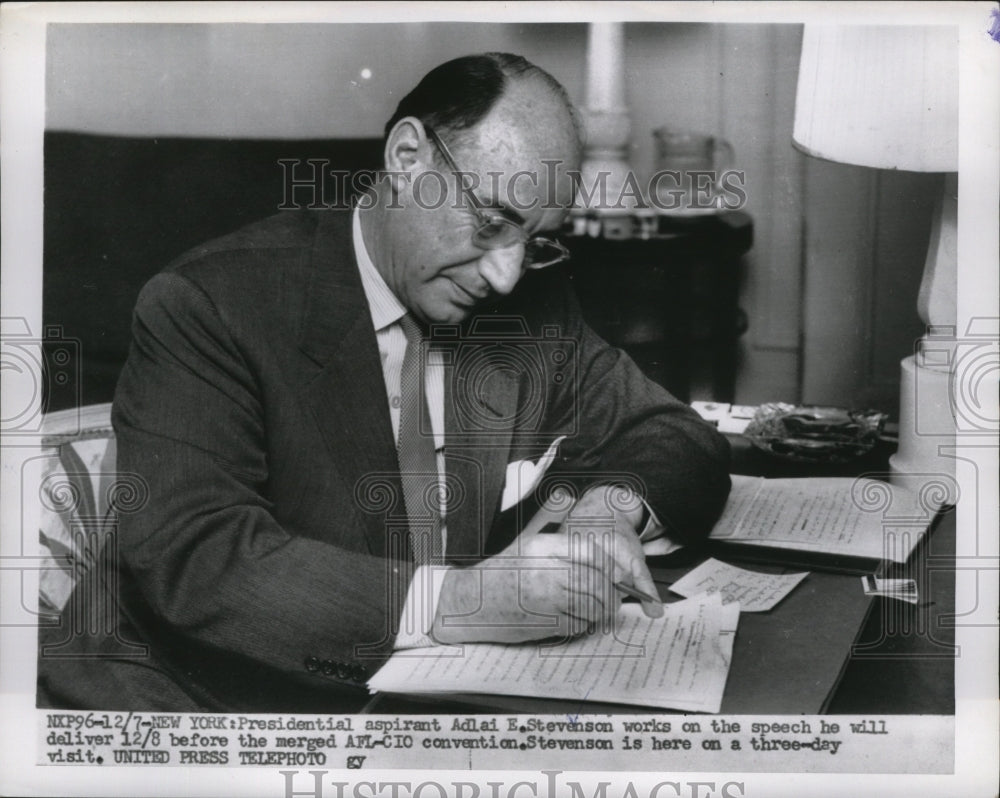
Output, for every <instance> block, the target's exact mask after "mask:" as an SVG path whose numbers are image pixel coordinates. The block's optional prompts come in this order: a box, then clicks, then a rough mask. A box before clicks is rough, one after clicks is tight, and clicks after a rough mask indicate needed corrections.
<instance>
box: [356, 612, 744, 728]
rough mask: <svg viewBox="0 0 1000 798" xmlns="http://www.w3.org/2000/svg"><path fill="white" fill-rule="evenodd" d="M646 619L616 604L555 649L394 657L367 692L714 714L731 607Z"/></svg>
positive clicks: (450, 650)
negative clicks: (604, 622) (606, 616)
mask: <svg viewBox="0 0 1000 798" xmlns="http://www.w3.org/2000/svg"><path fill="white" fill-rule="evenodd" d="M665 610H666V612H665V613H664V615H663V617H662V618H647V617H646V616H645V615H643V614H642V610H641V609H640V607H639V605H637V604H624V605H622V608H621V610H620V611H619V613H618V615H617V616H616V618H615V622H614V623H613V624H611V625H610V626H609V628H608V629H605V630H597V631H596V632H594V633H593V634H590V635H587V636H585V637H580V638H576V639H574V640H570V641H568V642H558V643H544V642H543V643H523V644H519V645H497V644H482V643H477V644H470V645H464V646H438V647H434V648H424V649H411V650H408V651H397V652H396V653H395V654H393V656H392V657H391V658H390V659H389V661H388V662H387V663H386V664H385V665H384V666H383V667H382V669H381V670H379V672H378V673H376V674H375V676H374V677H372V679H371V680H370V681H369V682H368V687H369V688H370V689H371V690H372V691H373V692H375V691H382V692H397V693H416V692H419V693H442V692H445V693H495V694H500V695H526V696H539V697H548V698H562V699H570V700H579V701H607V702H612V703H620V704H634V705H640V706H653V707H663V708H668V709H682V710H687V711H692V712H718V711H719V707H720V706H721V703H722V694H723V691H724V690H725V685H726V677H727V676H728V674H729V665H730V662H731V660H732V651H733V641H734V639H735V636H736V626H737V624H738V622H739V606H738V605H737V604H730V605H726V606H723V603H722V598H721V596H719V595H718V594H714V595H702V596H698V597H696V598H692V599H687V600H685V601H679V602H677V603H676V604H669V605H666V607H665Z"/></svg>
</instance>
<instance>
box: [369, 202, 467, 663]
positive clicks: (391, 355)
mask: <svg viewBox="0 0 1000 798" xmlns="http://www.w3.org/2000/svg"><path fill="white" fill-rule="evenodd" d="M352 239H353V242H354V257H355V258H356V259H357V262H358V271H359V272H360V273H361V286H362V288H363V289H364V292H365V298H366V299H367V300H368V310H369V312H370V313H371V317H372V325H373V326H374V328H375V340H376V342H377V343H378V353H379V358H380V359H381V361H382V378H383V379H384V381H385V392H386V395H387V396H388V397H389V418H390V420H391V422H392V437H393V440H394V441H395V442H396V444H397V445H398V444H399V412H400V407H401V406H402V398H401V396H400V379H401V376H402V372H403V357H404V356H405V354H406V335H405V333H404V332H403V327H402V325H401V324H400V323H399V320H400V319H401V318H403V316H405V315H406V313H407V310H406V308H405V307H404V306H403V304H402V303H401V302H400V301H399V300H398V299H397V298H396V295H395V294H393V293H392V291H391V289H390V288H389V286H387V285H386V284H385V280H383V279H382V275H381V274H379V272H378V269H376V268H375V264H374V263H373V262H372V259H371V256H370V255H369V254H368V249H367V247H366V246H365V242H364V237H363V236H362V234H361V214H360V212H359V211H358V209H357V208H355V209H354V213H353V223H352ZM424 391H425V394H426V398H427V413H428V415H429V416H430V423H431V431H432V432H433V433H434V449H435V454H436V459H437V471H438V479H439V480H442V481H443V479H444V474H445V465H444V363H443V361H442V358H441V352H440V351H438V350H436V349H433V348H432V349H430V350H429V352H428V355H427V363H426V366H425V370H424ZM440 493H441V496H442V501H441V543H442V548H441V551H442V553H443V552H445V551H447V545H448V528H447V523H446V511H447V508H446V506H445V503H444V491H443V490H442V491H441V492H440ZM447 570H448V568H447V566H429V565H422V566H419V567H418V568H417V569H416V571H415V572H414V575H413V581H412V582H410V587H409V590H408V592H407V594H406V602H405V603H404V605H403V613H402V616H401V617H400V621H399V632H398V634H397V635H396V647H397V648H412V647H414V646H421V645H433V642H432V641H431V640H430V638H429V637H427V634H428V632H430V628H431V625H432V624H433V622H434V614H435V612H436V610H437V600H438V596H439V595H440V593H441V584H442V582H443V578H444V574H445V573H446V572H447Z"/></svg>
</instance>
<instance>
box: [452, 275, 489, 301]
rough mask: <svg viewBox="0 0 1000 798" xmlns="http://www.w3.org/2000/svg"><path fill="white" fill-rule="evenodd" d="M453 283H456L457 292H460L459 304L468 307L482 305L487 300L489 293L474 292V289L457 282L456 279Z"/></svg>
mask: <svg viewBox="0 0 1000 798" xmlns="http://www.w3.org/2000/svg"><path fill="white" fill-rule="evenodd" d="M452 285H454V286H455V288H456V289H457V291H456V293H457V294H458V297H459V301H458V304H459V305H464V306H467V307H474V306H475V305H481V304H482V303H483V302H484V301H485V300H486V298H487V297H488V296H489V294H488V293H482V294H480V293H473V292H472V291H470V290H468V289H467V288H463V287H462V286H461V285H459V284H458V283H456V282H455V281H454V280H452Z"/></svg>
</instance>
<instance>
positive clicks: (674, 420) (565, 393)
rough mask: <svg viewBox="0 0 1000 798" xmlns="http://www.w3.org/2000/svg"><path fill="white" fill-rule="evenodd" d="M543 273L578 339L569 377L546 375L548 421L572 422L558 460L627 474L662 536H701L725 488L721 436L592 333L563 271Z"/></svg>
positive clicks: (558, 314)
mask: <svg viewBox="0 0 1000 798" xmlns="http://www.w3.org/2000/svg"><path fill="white" fill-rule="evenodd" d="M553 271H555V270H553ZM543 280H544V281H546V282H548V281H550V280H551V284H550V287H549V290H548V291H547V292H546V296H548V297H549V299H548V300H547V301H548V302H549V303H551V304H550V306H549V307H548V308H547V312H548V313H549V314H551V315H552V317H554V318H559V319H562V322H561V325H562V330H563V332H562V334H563V335H565V337H566V338H568V339H569V340H571V341H575V342H576V355H577V358H576V362H577V369H576V370H575V372H573V373H574V378H573V379H570V380H565V379H564V380H561V381H551V380H550V385H551V386H552V387H551V389H550V390H551V395H550V397H549V403H548V408H549V411H548V423H549V424H550V425H551V428H552V429H559V430H563V429H576V430H577V433H576V434H575V435H571V436H569V437H568V438H567V440H566V441H565V442H564V443H563V445H562V447H561V455H562V457H561V462H560V463H559V467H560V468H561V469H566V470H570V471H574V470H583V471H587V472H590V473H591V474H592V475H593V478H594V479H595V480H600V479H601V474H602V473H607V474H610V475H615V474H623V473H624V474H629V475H633V476H634V477H636V478H637V480H638V482H639V484H640V485H641V486H643V489H644V492H645V499H646V501H647V502H648V503H649V505H650V507H651V508H652V509H653V510H654V512H655V513H656V515H657V516H658V518H659V520H660V521H661V522H662V523H663V525H664V527H665V534H666V535H667V536H668V537H670V538H671V539H672V540H675V541H677V542H679V543H693V542H695V541H698V540H700V539H703V538H705V537H707V535H708V533H709V532H710V531H711V529H712V525H713V524H714V522H715V521H716V519H717V518H718V515H719V513H720V512H721V510H722V507H723V505H724V503H725V500H726V498H727V496H728V495H729V489H730V479H729V473H728V471H729V457H730V452H729V445H728V442H727V441H726V439H725V437H724V436H722V435H720V434H719V433H718V432H717V431H716V430H715V429H714V428H713V427H712V426H710V425H709V424H707V423H706V422H705V421H704V420H702V419H701V418H700V417H699V416H698V415H697V413H695V412H694V411H693V410H691V408H690V407H688V406H687V405H686V404H684V403H683V402H680V401H679V400H677V399H676V398H674V397H673V396H671V395H670V394H669V393H668V392H667V391H666V390H665V389H664V388H662V387H661V386H660V385H658V384H657V383H654V382H653V381H651V380H649V379H648V378H647V377H646V376H645V375H644V374H643V373H642V372H641V371H640V369H639V368H638V366H636V365H635V363H634V362H633V361H632V359H631V358H629V357H628V355H626V354H625V353H624V352H623V351H621V350H620V349H617V348H615V347H612V346H610V345H609V344H607V343H606V342H605V341H603V340H602V339H601V338H600V337H599V336H597V334H596V333H594V331H593V330H591V329H590V327H589V326H588V325H587V324H586V323H585V322H584V321H583V319H582V316H581V314H580V309H579V305H578V303H577V300H576V297H575V295H574V294H573V292H572V290H571V289H570V288H569V286H568V284H567V283H566V281H565V280H564V279H561V277H560V276H557V275H556V274H553V275H552V276H551V277H549V276H548V275H546V276H545V277H544V278H543Z"/></svg>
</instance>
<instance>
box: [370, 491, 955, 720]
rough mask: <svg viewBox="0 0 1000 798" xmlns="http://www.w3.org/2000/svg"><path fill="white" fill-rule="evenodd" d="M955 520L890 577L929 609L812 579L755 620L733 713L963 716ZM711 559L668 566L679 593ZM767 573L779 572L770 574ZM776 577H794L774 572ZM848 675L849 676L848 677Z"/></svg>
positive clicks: (487, 709) (735, 675) (404, 703)
mask: <svg viewBox="0 0 1000 798" xmlns="http://www.w3.org/2000/svg"><path fill="white" fill-rule="evenodd" d="M955 535H956V528H955V513H954V511H953V510H950V511H948V512H945V513H943V514H942V516H941V517H940V519H939V522H938V523H937V524H936V526H935V527H934V528H933V530H932V531H931V533H930V534H929V536H928V537H927V539H926V540H925V541H924V542H923V543H922V544H921V545H920V546H919V547H918V548H917V550H916V552H915V553H914V555H913V556H912V557H911V558H910V561H909V562H908V563H906V564H905V565H900V566H893V567H892V568H890V569H889V571H888V573H887V574H886V575H887V576H894V577H908V578H912V579H915V580H916V581H917V586H918V591H919V597H920V598H919V602H918V604H917V605H911V604H907V603H905V602H901V601H895V600H889V599H882V598H876V599H870V598H868V597H866V596H865V595H864V593H863V591H862V589H861V580H860V579H859V578H858V577H857V576H848V575H843V574H827V573H819V572H812V573H810V575H809V576H808V577H807V578H806V580H805V581H804V582H803V583H802V584H800V585H799V586H798V587H797V588H796V589H795V590H794V591H792V593H791V594H789V595H788V596H787V597H786V598H785V600H784V601H782V602H781V603H780V604H779V605H778V606H777V607H775V608H774V609H773V610H771V611H770V612H765V613H743V614H742V615H741V616H740V623H739V628H738V631H737V635H736V641H735V645H734V648H733V661H732V666H731V668H730V672H729V678H728V681H727V682H726V691H725V694H724V696H723V700H722V708H721V712H722V713H724V714H817V713H821V712H828V713H841V714H864V713H870V714H945V715H947V714H953V713H954V706H955V704H954V666H955V662H954V628H953V626H949V623H951V622H953V619H954V612H955V571H954V553H955ZM701 559H703V556H702V557H692V558H691V559H690V561H687V562H683V563H676V562H675V563H674V565H673V567H657V562H663V560H662V559H658V558H653V559H652V561H651V562H650V565H651V571H652V573H653V577H654V579H655V580H656V582H657V586H658V587H659V589H660V593H661V596H662V598H663V599H664V600H665V601H676V600H679V597H678V596H675V595H673V594H671V593H669V592H668V587H669V585H670V584H671V583H672V582H673V581H675V580H676V579H678V578H680V577H681V576H682V575H683V574H684V573H686V572H687V571H688V570H690V568H692V567H693V566H694V565H696V564H697V563H698V562H700V561H701ZM750 567H751V568H753V569H756V570H768V569H765V568H763V567H761V566H759V565H752V566H750ZM770 570H771V571H773V572H776V573H781V572H792V571H794V569H787V568H786V569H782V568H779V567H774V568H771V569H770ZM841 677H842V678H841ZM581 709H582V708H581V705H580V703H579V702H569V701H557V700H552V699H543V698H521V697H511V696H467V697H464V698H463V699H462V700H460V701H451V700H441V699H437V698H412V697H404V696H391V695H386V696H383V697H382V698H381V699H380V700H379V701H378V702H376V703H375V704H374V706H372V707H371V708H370V711H373V712H389V713H400V714H422V713H447V712H458V713H465V714H468V713H475V712H483V713H503V712H508V713H522V714H527V713H537V714H562V713H571V714H575V713H579V712H580V711H581ZM586 711H588V712H594V713H602V712H623V713H624V712H627V713H630V714H639V713H642V712H644V711H647V712H662V710H654V709H648V710H644V709H643V708H641V707H622V706H618V705H611V704H597V703H588V704H587V705H586Z"/></svg>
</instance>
